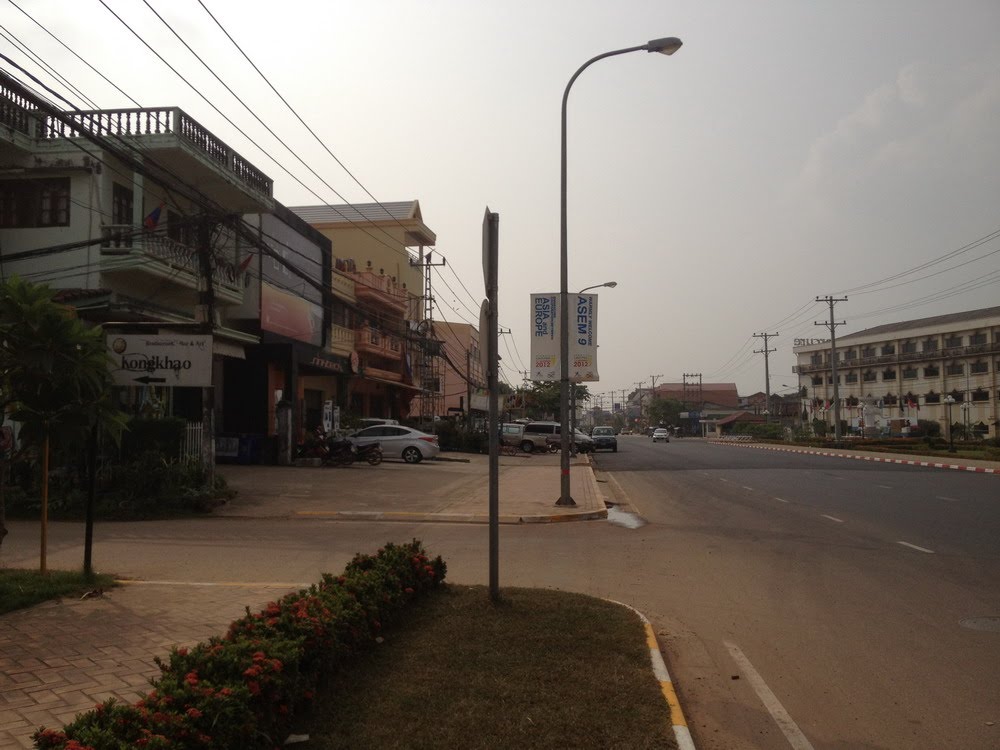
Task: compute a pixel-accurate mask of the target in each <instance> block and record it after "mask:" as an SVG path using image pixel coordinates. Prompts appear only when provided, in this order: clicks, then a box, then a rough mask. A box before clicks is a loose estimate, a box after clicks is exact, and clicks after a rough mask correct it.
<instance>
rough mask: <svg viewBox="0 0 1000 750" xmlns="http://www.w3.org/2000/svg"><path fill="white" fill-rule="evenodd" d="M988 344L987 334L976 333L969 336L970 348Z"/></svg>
mask: <svg viewBox="0 0 1000 750" xmlns="http://www.w3.org/2000/svg"><path fill="white" fill-rule="evenodd" d="M985 343H986V334H985V333H974V334H972V335H971V336H969V346H979V345H980V344H985Z"/></svg>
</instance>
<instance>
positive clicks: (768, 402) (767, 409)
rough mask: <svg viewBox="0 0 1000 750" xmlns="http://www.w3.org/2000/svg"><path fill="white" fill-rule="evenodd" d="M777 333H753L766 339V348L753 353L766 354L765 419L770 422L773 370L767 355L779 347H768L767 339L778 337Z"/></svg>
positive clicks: (758, 337) (755, 350) (756, 336)
mask: <svg viewBox="0 0 1000 750" xmlns="http://www.w3.org/2000/svg"><path fill="white" fill-rule="evenodd" d="M777 335H778V334H776V333H755V334H754V335H753V337H754V338H755V339H764V348H763V349H754V350H753V353H754V354H763V355H764V397H765V401H764V421H765V422H770V421H771V370H770V368H769V367H768V356H767V355H768V354H770V353H771V352H775V351H777V349H768V348H767V340H768V339H770V338H775V337H777Z"/></svg>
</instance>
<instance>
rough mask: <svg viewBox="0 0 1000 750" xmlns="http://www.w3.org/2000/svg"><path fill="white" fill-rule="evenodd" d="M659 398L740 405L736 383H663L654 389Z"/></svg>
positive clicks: (730, 406)
mask: <svg viewBox="0 0 1000 750" xmlns="http://www.w3.org/2000/svg"><path fill="white" fill-rule="evenodd" d="M653 392H654V393H655V394H656V396H657V397H658V398H669V399H674V400H675V401H689V402H690V401H693V400H695V399H697V400H698V401H700V402H704V403H706V404H717V405H718V406H724V407H728V408H731V409H737V408H739V405H740V396H739V392H738V391H737V390H736V383H702V384H701V386H700V388H699V386H698V384H697V383H688V384H687V387H686V388H685V386H684V383H661V384H660V385H658V386H656V388H654V389H653ZM699 393H700V398H699Z"/></svg>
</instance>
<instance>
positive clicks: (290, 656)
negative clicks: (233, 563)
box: [34, 539, 447, 750]
mask: <svg viewBox="0 0 1000 750" xmlns="http://www.w3.org/2000/svg"><path fill="white" fill-rule="evenodd" d="M446 572H447V568H446V566H445V563H444V561H443V560H442V559H441V558H440V557H437V558H435V559H433V560H432V559H430V558H428V557H427V555H426V553H425V552H424V549H423V546H422V545H421V544H420V542H419V541H417V540H416V539H414V540H413V541H412V542H410V543H408V544H401V545H397V544H387V545H386V546H385V547H383V548H382V549H380V550H379V551H378V552H377V553H376V554H374V555H357V556H355V558H354V559H353V560H352V561H351V562H350V563H348V565H347V567H346V568H345V569H344V572H343V574H342V575H340V576H337V577H334V576H331V575H329V574H325V575H323V577H322V580H321V581H320V583H318V584H314V585H313V586H310V587H309V588H308V589H302V590H300V591H296V592H293V593H290V594H288V595H286V596H284V597H282V598H281V599H280V600H278V601H276V602H271V603H269V604H268V605H267V606H266V607H265V608H264V609H263V610H262V611H261V612H257V613H251V612H250V610H249V609H247V613H246V615H245V616H244V617H242V618H240V619H238V620H236V621H234V622H233V623H232V624H231V625H230V626H229V630H228V631H227V632H226V634H225V635H224V636H221V637H217V638H212V639H210V640H209V641H207V642H204V643H199V644H198V645H197V646H195V647H193V648H191V649H183V648H181V649H174V650H173V651H172V652H171V653H170V656H169V657H168V658H167V659H165V660H162V659H156V663H157V665H158V666H159V667H160V673H161V675H160V677H159V678H158V679H157V680H155V681H154V682H153V690H152V691H151V692H150V693H149V694H148V695H147V696H146V697H145V698H143V699H142V700H140V701H139V702H138V703H136V704H135V705H132V706H128V705H125V704H121V703H117V702H115V701H114V700H111V701H108V702H106V703H103V704H101V705H99V706H98V707H97V708H96V709H94V710H93V711H89V712H87V713H85V714H81V715H79V716H77V717H76V719H74V720H73V722H72V723H70V724H68V725H67V726H65V727H64V728H63V729H62V730H54V729H40V730H39V731H37V732H36V733H35V735H34V740H35V746H36V747H37V748H38V749H39V750H86V749H87V748H89V749H90V750H130V749H131V748H148V749H153V750H181V749H183V750H189V749H190V750H228V749H229V748H242V749H246V750H255V749H256V748H273V747H276V746H278V745H280V744H281V739H282V736H283V735H284V734H285V733H287V731H288V727H289V726H291V721H292V719H293V718H294V715H295V712H296V710H298V709H300V708H302V707H303V706H305V705H308V703H309V702H310V701H311V700H312V698H313V696H314V694H315V689H316V685H317V684H318V682H319V680H320V679H321V677H322V676H323V675H324V674H325V673H328V672H329V671H330V670H331V669H334V668H336V666H337V665H338V664H339V663H340V662H342V661H343V660H344V659H347V658H349V657H350V656H352V655H354V654H356V653H357V652H358V651H359V650H361V649H363V648H366V647H369V646H371V645H372V644H373V643H375V642H376V639H377V638H379V637H380V635H379V634H380V633H381V632H382V628H383V626H384V625H385V624H386V623H388V622H390V621H391V620H392V619H394V618H396V617H398V616H399V615H400V613H401V612H402V610H403V609H404V608H405V607H406V605H407V604H408V603H409V602H410V601H411V600H412V599H413V598H414V597H415V596H417V595H419V594H420V593H422V592H426V591H429V590H431V589H433V588H435V587H437V586H438V585H440V584H441V583H442V582H443V581H444V577H445V574H446Z"/></svg>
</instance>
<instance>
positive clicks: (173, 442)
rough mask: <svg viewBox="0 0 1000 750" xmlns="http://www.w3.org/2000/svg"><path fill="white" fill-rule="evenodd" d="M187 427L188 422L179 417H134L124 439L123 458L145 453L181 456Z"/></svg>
mask: <svg viewBox="0 0 1000 750" xmlns="http://www.w3.org/2000/svg"><path fill="white" fill-rule="evenodd" d="M186 428H187V422H186V421H185V420H183V419H180V418H179V417H161V418H159V419H151V418H148V417H133V418H132V419H130V420H129V421H128V426H127V432H126V433H125V439H124V440H122V446H121V448H122V460H124V461H128V460H129V459H132V458H135V457H137V456H139V455H141V454H143V453H161V454H163V455H164V456H170V457H171V458H173V457H175V456H179V455H180V452H181V446H182V445H183V444H184V431H185V429H186Z"/></svg>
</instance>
